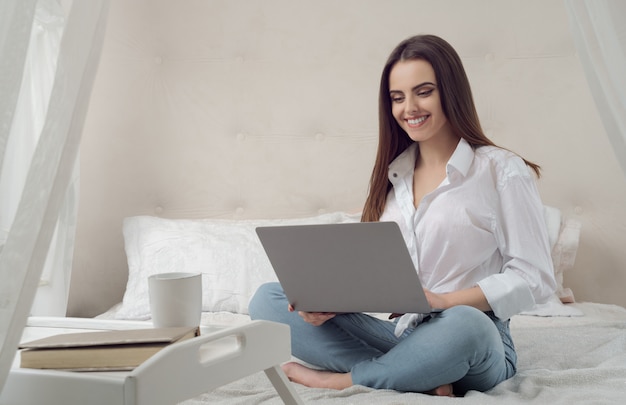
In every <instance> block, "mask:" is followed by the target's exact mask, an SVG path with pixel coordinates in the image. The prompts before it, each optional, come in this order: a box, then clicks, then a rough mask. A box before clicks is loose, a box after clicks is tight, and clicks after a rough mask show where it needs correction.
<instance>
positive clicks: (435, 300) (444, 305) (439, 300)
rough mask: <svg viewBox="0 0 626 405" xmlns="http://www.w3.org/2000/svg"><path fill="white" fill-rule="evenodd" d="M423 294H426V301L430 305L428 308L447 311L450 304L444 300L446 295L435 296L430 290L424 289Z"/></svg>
mask: <svg viewBox="0 0 626 405" xmlns="http://www.w3.org/2000/svg"><path fill="white" fill-rule="evenodd" d="M424 293H425V294H426V299H427V300H428V303H429V304H430V307H431V308H433V309H448V308H450V306H451V305H450V304H449V303H448V300H447V299H446V294H437V293H434V292H432V291H430V290H427V289H425V288H424Z"/></svg>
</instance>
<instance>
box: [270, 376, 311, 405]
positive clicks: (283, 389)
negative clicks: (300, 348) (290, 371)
mask: <svg viewBox="0 0 626 405" xmlns="http://www.w3.org/2000/svg"><path fill="white" fill-rule="evenodd" d="M264 371H265V375H266V376H267V378H268V379H269V380H270V382H271V383H272V385H273V386H274V388H275V389H276V392H278V395H280V398H281V399H282V400H283V402H284V403H285V405H303V404H304V402H302V400H301V399H300V396H299V395H298V393H297V392H296V390H295V388H294V387H293V384H292V383H291V381H289V379H288V378H287V376H286V375H285V373H284V372H283V369H282V368H280V366H274V367H270V368H266V369H265V370H264Z"/></svg>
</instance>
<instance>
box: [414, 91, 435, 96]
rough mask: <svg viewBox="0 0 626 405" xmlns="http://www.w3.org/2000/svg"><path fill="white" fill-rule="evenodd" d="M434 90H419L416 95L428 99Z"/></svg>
mask: <svg viewBox="0 0 626 405" xmlns="http://www.w3.org/2000/svg"><path fill="white" fill-rule="evenodd" d="M434 90H435V89H428V90H420V91H419V92H418V93H417V95H418V96H420V97H428V96H430V95H431V94H432V92H433V91H434Z"/></svg>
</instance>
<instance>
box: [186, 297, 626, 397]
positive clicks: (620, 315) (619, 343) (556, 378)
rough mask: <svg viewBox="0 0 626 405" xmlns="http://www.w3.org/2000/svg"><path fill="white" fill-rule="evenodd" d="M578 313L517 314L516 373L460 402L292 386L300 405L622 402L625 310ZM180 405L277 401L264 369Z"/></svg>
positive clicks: (587, 307)
mask: <svg viewBox="0 0 626 405" xmlns="http://www.w3.org/2000/svg"><path fill="white" fill-rule="evenodd" d="M572 305H573V306H574V307H576V308H578V309H580V310H581V311H582V312H583V313H584V316H581V317H538V316H523V315H519V316H516V317H514V318H513V319H512V321H511V328H512V334H513V338H514V340H515V345H516V347H517V352H518V373H517V375H516V376H514V377H513V378H511V379H510V380H507V381H505V382H503V383H501V384H500V385H498V386H496V387H495V388H493V389H492V390H491V391H489V392H486V393H480V392H473V391H471V392H469V393H468V394H467V395H466V396H465V397H464V398H463V399H458V398H437V397H431V396H428V395H424V394H416V393H401V392H396V391H390V390H373V389H370V388H366V387H362V386H353V387H350V388H348V389H345V390H341V391H335V390H326V389H312V388H307V387H304V386H301V385H298V384H296V390H297V391H298V393H299V394H300V396H301V397H302V399H303V401H304V402H305V403H310V402H317V403H320V404H373V405H385V404H388V405H391V404H394V405H397V404H438V403H463V404H480V405H485V404H498V405H502V404H507V405H509V404H518V403H523V404H528V403H536V404H550V405H554V404H566V405H570V404H580V403H583V404H588V403H593V404H624V403H626V309H624V308H621V307H618V306H613V305H605V304H594V303H579V304H572ZM183 404H185V405H201V404H202V405H205V404H268V405H269V404H282V401H281V399H280V397H279V396H278V394H277V393H276V391H275V390H274V388H273V386H272V385H271V384H270V382H269V380H268V379H267V378H266V376H265V374H264V373H257V374H254V375H251V376H249V377H246V378H244V379H241V380H239V381H236V382H233V383H231V384H228V385H225V386H223V387H220V388H218V389H215V390H213V391H210V392H208V393H206V394H203V395H201V396H199V397H196V398H193V399H190V400H188V401H185V402H183Z"/></svg>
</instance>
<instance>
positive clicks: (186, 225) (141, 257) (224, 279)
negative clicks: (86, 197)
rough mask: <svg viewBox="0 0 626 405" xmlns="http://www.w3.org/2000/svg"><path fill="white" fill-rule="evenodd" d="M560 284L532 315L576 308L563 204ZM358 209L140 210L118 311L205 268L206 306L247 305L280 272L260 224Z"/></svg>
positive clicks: (571, 228)
mask: <svg viewBox="0 0 626 405" xmlns="http://www.w3.org/2000/svg"><path fill="white" fill-rule="evenodd" d="M544 215H545V220H546V226H547V229H548V235H549V239H550V246H551V249H552V260H553V263H554V270H555V277H556V280H557V292H556V295H555V299H553V300H551V301H550V302H548V303H546V304H543V305H538V306H537V307H536V308H535V309H533V310H531V311H527V312H525V313H524V314H526V315H538V316H572V315H576V313H573V312H572V311H569V310H568V309H566V307H565V306H564V305H562V304H561V303H560V301H563V302H570V301H573V294H572V292H571V291H570V290H569V289H565V288H564V287H563V273H564V272H565V271H567V270H568V269H570V268H571V267H572V266H573V263H574V259H575V256H576V250H577V249H578V237H579V229H580V225H579V223H578V222H576V221H573V220H567V221H565V220H563V218H562V216H561V212H560V211H559V210H558V209H556V208H553V207H548V206H546V207H545V211H544ZM359 219H360V215H358V214H354V215H350V214H347V213H343V212H336V213H330V214H323V215H319V216H315V217H308V218H298V219H261V220H224V219H201V220H191V219H164V218H158V217H151V216H135V217H129V218H126V219H125V220H124V228H123V233H124V242H125V249H126V255H127V258H128V268H129V275H128V283H127V286H126V291H125V293H124V298H123V301H122V303H121V305H120V307H119V308H118V310H117V311H116V314H115V318H117V319H148V318H149V317H150V305H149V299H148V282H147V280H148V276H150V275H152V274H156V273H164V272H199V273H202V284H203V310H204V311H211V312H219V311H228V312H234V313H240V314H247V313H248V302H249V300H250V298H251V297H252V295H253V294H254V292H255V291H256V289H257V288H258V286H260V285H261V284H263V283H265V282H268V281H274V280H276V276H275V274H274V271H273V269H272V267H271V264H270V262H269V260H268V259H267V256H266V255H265V252H264V251H263V248H262V246H261V244H260V242H259V240H258V237H257V236H256V233H255V228H256V227H257V226H272V225H299V224H325V223H342V222H357V221H359Z"/></svg>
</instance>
